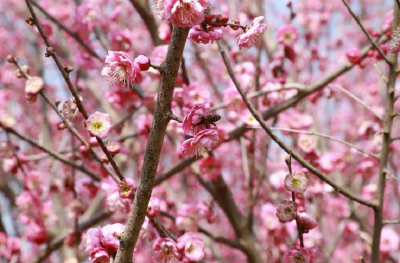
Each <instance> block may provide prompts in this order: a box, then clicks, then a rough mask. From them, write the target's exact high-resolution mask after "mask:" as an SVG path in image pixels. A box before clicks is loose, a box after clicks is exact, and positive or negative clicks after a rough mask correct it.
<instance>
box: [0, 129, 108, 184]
mask: <svg viewBox="0 0 400 263" xmlns="http://www.w3.org/2000/svg"><path fill="white" fill-rule="evenodd" d="M1 127H2V126H1ZM2 128H3V129H4V130H5V131H6V132H9V133H11V134H14V135H16V136H17V137H18V138H20V139H21V140H24V141H26V142H28V143H29V144H31V145H33V146H35V147H36V148H39V149H40V150H42V151H44V152H46V153H48V154H49V155H51V156H52V157H54V158H55V159H57V160H59V161H61V162H63V163H65V164H67V165H70V166H71V167H74V168H76V169H78V170H79V171H81V172H84V173H85V174H87V175H89V176H90V177H91V178H92V179H93V180H95V181H100V178H99V177H98V176H97V175H96V174H94V173H92V172H91V171H89V170H87V169H86V168H85V167H84V166H82V165H78V164H77V163H75V162H72V161H70V160H68V159H67V158H65V157H63V156H62V155H60V154H59V153H57V152H55V151H53V150H51V149H48V148H46V147H45V146H43V145H41V144H39V143H38V142H37V141H35V140H33V139H32V138H29V137H28V136H26V135H23V134H21V133H19V132H17V131H16V130H14V129H12V128H4V127H2Z"/></svg>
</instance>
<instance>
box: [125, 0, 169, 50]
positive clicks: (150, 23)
mask: <svg viewBox="0 0 400 263" xmlns="http://www.w3.org/2000/svg"><path fill="white" fill-rule="evenodd" d="M130 1H131V3H132V5H133V6H134V7H135V9H136V11H138V13H139V15H140V16H141V17H142V19H143V21H144V23H145V24H146V27H147V29H148V30H149V32H150V36H151V39H152V40H153V43H154V45H155V46H158V45H161V44H163V41H162V40H161V39H160V37H159V36H158V25H157V22H156V20H155V19H154V15H153V13H152V12H151V8H150V6H149V2H148V1H147V0H130Z"/></svg>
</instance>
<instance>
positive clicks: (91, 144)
mask: <svg viewBox="0 0 400 263" xmlns="http://www.w3.org/2000/svg"><path fill="white" fill-rule="evenodd" d="M89 144H90V146H92V147H96V146H99V142H98V141H97V139H96V137H90V140H89Z"/></svg>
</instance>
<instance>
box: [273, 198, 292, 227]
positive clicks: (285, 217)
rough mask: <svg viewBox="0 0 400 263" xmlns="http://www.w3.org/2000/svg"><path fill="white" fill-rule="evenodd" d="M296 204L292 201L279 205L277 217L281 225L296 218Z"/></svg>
mask: <svg viewBox="0 0 400 263" xmlns="http://www.w3.org/2000/svg"><path fill="white" fill-rule="evenodd" d="M296 215H297V211H296V203H295V202H293V201H291V200H284V201H282V203H280V204H279V205H278V209H277V211H276V216H277V217H278V219H279V222H281V223H287V222H290V221H292V220H294V219H295V218H296Z"/></svg>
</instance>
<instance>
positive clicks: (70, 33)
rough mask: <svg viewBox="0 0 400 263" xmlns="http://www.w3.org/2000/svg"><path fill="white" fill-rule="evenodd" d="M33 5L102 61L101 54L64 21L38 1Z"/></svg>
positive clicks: (33, 2)
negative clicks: (50, 12)
mask: <svg viewBox="0 0 400 263" xmlns="http://www.w3.org/2000/svg"><path fill="white" fill-rule="evenodd" d="M31 2H32V5H34V6H35V7H36V8H37V9H39V11H40V12H42V13H43V14H44V15H45V16H46V17H47V18H48V19H50V20H51V21H52V22H53V23H54V24H56V25H57V26H58V27H59V28H61V29H62V30H63V31H65V32H66V33H67V34H68V35H69V36H70V37H72V38H74V39H75V40H76V41H77V42H78V43H79V44H80V45H81V46H82V47H83V48H84V49H86V50H87V51H88V52H89V53H90V55H92V56H93V57H95V58H97V59H98V60H100V61H102V59H101V58H100V56H99V55H98V54H97V53H96V51H94V50H93V49H92V48H91V47H90V46H89V45H88V44H86V43H85V42H84V41H83V40H82V38H81V37H80V36H79V35H78V34H77V33H75V32H73V31H72V30H70V29H69V28H67V27H66V26H65V25H64V24H63V23H61V22H60V20H58V19H57V18H55V17H54V16H52V15H51V14H49V13H48V12H47V11H46V10H45V9H44V8H43V7H41V6H40V5H39V4H38V3H36V2H35V1H31Z"/></svg>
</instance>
